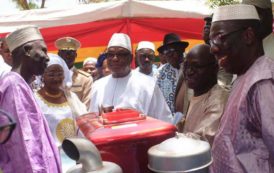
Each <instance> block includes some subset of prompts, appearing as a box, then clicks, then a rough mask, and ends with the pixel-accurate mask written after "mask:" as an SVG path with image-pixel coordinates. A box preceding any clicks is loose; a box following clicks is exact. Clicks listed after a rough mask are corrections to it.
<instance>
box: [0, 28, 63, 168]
mask: <svg viewBox="0 0 274 173" xmlns="http://www.w3.org/2000/svg"><path fill="white" fill-rule="evenodd" d="M6 41H7V45H8V47H9V49H10V51H11V53H12V58H13V66H12V70H11V72H9V73H8V74H6V75H5V76H4V78H3V79H2V80H1V82H0V108H1V109H3V110H5V111H7V112H9V113H10V114H11V115H12V116H13V118H14V119H15V121H16V124H17V125H16V128H15V130H14V132H13V134H12V136H11V138H10V140H9V141H8V142H7V143H6V144H2V145H0V153H1V154H0V168H1V169H2V170H3V172H5V173H30V172H32V173H34V172H39V173H53V172H54V173H55V172H56V173H60V172H61V168H60V161H59V160H60V159H59V154H58V150H57V147H56V146H55V143H54V140H53V138H52V136H51V133H50V130H49V127H48V124H47V122H46V119H45V117H44V115H43V114H42V112H41V110H40V108H39V107H38V105H37V103H36V101H35V98H34V96H33V93H32V90H31V89H30V87H29V85H28V84H30V82H31V79H32V76H33V75H41V74H42V73H43V72H44V70H45V68H46V66H47V61H48V56H47V47H46V44H45V42H44V40H43V37H42V35H41V33H40V31H39V30H38V28H37V27H25V28H21V29H18V30H16V31H14V32H12V33H10V34H9V35H7V37H6Z"/></svg>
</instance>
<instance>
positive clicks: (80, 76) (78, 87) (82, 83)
mask: <svg viewBox="0 0 274 173" xmlns="http://www.w3.org/2000/svg"><path fill="white" fill-rule="evenodd" d="M70 71H71V76H72V86H71V91H72V92H74V93H75V94H76V95H77V96H78V98H79V99H80V100H81V101H82V102H83V103H84V104H85V105H86V107H87V108H89V106H90V96H91V87H92V84H93V79H92V76H91V75H90V74H89V73H87V72H84V71H82V70H79V69H76V68H75V67H73V68H72V69H71V70H70Z"/></svg>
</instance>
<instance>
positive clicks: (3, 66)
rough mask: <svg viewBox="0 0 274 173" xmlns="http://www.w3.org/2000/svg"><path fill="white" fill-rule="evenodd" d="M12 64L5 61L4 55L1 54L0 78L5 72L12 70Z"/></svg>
mask: <svg viewBox="0 0 274 173" xmlns="http://www.w3.org/2000/svg"><path fill="white" fill-rule="evenodd" d="M10 70H11V66H9V65H8V64H7V63H5V61H4V59H3V57H2V56H1V55H0V79H2V78H3V77H4V76H5V74H7V73H8V72H10Z"/></svg>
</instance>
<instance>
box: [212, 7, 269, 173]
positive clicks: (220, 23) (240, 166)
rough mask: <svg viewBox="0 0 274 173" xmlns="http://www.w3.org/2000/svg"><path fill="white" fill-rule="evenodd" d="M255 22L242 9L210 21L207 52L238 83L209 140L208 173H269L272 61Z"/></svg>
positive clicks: (251, 12) (250, 11) (222, 10)
mask: <svg viewBox="0 0 274 173" xmlns="http://www.w3.org/2000/svg"><path fill="white" fill-rule="evenodd" d="M259 20H260V19H259V16H258V13H257V11H256V8H255V7H254V6H252V5H244V4H238V5H228V6H221V7H219V8H217V9H216V11H215V12H214V15H213V21H212V26H211V30H210V44H211V52H212V53H213V54H214V55H215V57H216V58H217V59H218V61H219V65H220V66H222V67H223V68H224V69H225V70H226V71H227V72H230V73H233V74H237V76H238V77H237V79H236V80H235V82H234V84H233V87H232V90H231V94H230V96H229V98H228V102H227V104H226V107H225V111H224V114H223V116H222V119H221V125H220V127H219V131H218V133H217V135H216V136H215V139H214V143H213V147H212V156H213V164H212V166H211V172H212V173H220V172H229V173H251V172H254V173H255V172H256V173H261V172H263V173H273V172H274V148H273V144H274V129H273V124H274V114H273V112H274V106H273V105H274V97H273V93H274V76H273V74H274V61H273V59H271V58H269V57H267V56H265V55H264V51H263V44H262V38H261V37H260V30H259V29H260V21H259Z"/></svg>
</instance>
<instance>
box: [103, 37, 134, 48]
mask: <svg viewBox="0 0 274 173" xmlns="http://www.w3.org/2000/svg"><path fill="white" fill-rule="evenodd" d="M113 46H119V47H123V48H125V49H127V50H129V51H130V52H132V49H131V41H130V38H129V36H128V35H127V34H123V33H114V34H113V35H112V37H111V39H110V40H109V42H108V47H107V48H110V47H113Z"/></svg>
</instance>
